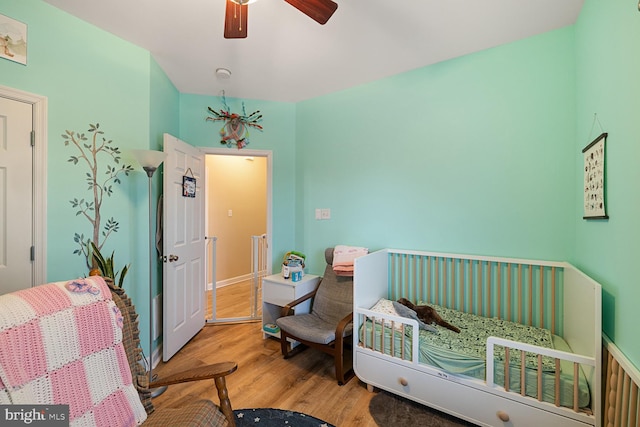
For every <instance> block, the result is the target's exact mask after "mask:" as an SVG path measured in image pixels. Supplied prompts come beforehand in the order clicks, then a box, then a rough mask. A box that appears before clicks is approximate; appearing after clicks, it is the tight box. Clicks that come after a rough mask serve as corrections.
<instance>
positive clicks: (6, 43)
mask: <svg viewBox="0 0 640 427" xmlns="http://www.w3.org/2000/svg"><path fill="white" fill-rule="evenodd" d="M0 58H5V59H8V60H10V61H15V62H18V63H20V64H24V65H26V64H27V24H25V23H23V22H20V21H16V20H15V19H11V18H9V17H8V16H5V15H2V14H0Z"/></svg>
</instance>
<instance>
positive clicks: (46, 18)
mask: <svg viewBox="0 0 640 427" xmlns="http://www.w3.org/2000/svg"><path fill="white" fill-rule="evenodd" d="M0 13H2V14H4V15H7V16H9V17H12V18H14V19H17V20H19V21H22V22H24V23H26V24H27V25H28V63H27V65H26V66H24V65H21V64H17V63H14V62H11V61H7V60H4V59H1V60H0V85H3V86H8V87H12V88H16V89H19V90H23V91H26V92H30V93H34V94H37V95H42V96H46V97H47V98H48V162H47V169H48V170H47V209H48V218H47V246H48V247H47V280H49V281H55V280H65V279H69V278H73V277H79V276H83V275H86V274H87V273H88V271H87V268H86V266H85V263H84V261H83V260H82V259H81V257H79V256H76V255H73V251H74V250H75V249H76V248H77V246H76V244H75V242H74V241H73V236H74V233H76V232H78V233H84V235H85V236H87V237H90V236H91V234H92V229H91V226H90V224H89V222H88V221H87V220H85V219H83V218H82V217H80V216H76V212H75V210H74V209H73V208H72V207H71V205H70V203H69V200H71V199H72V198H75V197H77V198H82V197H84V198H89V197H90V193H89V192H88V191H87V187H86V183H85V173H86V172H87V170H86V169H85V168H83V166H73V165H72V164H70V163H69V162H67V159H68V158H69V156H71V155H75V154H77V153H76V152H75V151H74V149H72V148H71V147H70V146H68V147H65V145H64V140H63V139H62V138H61V136H60V135H61V134H63V133H64V132H65V130H73V131H79V132H84V133H85V134H86V133H87V129H88V125H89V123H100V128H101V129H102V130H103V131H104V132H105V134H104V137H105V138H108V139H111V140H113V141H114V145H116V146H118V147H119V148H120V149H121V150H122V151H126V150H128V149H136V148H138V149H139V148H149V147H150V139H151V138H152V137H153V138H155V136H157V134H159V133H160V132H161V130H162V128H163V127H165V126H166V127H167V128H168V129H171V130H174V131H175V130H176V129H177V114H176V111H177V93H173V92H175V88H174V89H173V91H172V90H171V88H170V87H168V86H169V84H168V83H167V80H166V77H164V78H163V77H162V74H163V73H162V71H161V70H160V69H159V67H157V65H156V64H155V62H154V61H153V59H152V58H151V56H150V54H149V52H147V51H146V50H144V49H141V48H139V47H137V46H134V45H132V44H131V43H128V42H125V41H123V40H122V39H119V38H117V37H114V36H113V35H111V34H109V33H107V32H105V31H102V30H100V29H98V28H96V27H94V26H92V25H90V24H87V23H86V22H84V21H81V20H79V19H77V18H75V17H73V16H71V15H69V14H67V13H65V12H62V11H60V10H59V9H57V8H55V7H52V6H50V5H49V4H47V3H44V2H42V1H40V0H8V1H7V0H5V1H3V2H2V4H0ZM172 93H173V94H172ZM172 96H173V100H172V98H171V97H172ZM151 101H158V102H160V103H164V102H171V103H172V104H171V105H170V106H158V105H155V104H154V103H153V102H151ZM150 103H151V104H152V106H151V107H150ZM172 116H173V117H174V118H173V119H171V117H172ZM172 120H173V121H174V122H175V123H174V124H173V125H170V123H171V121H172ZM154 148H157V144H154ZM125 156H126V155H125ZM124 160H125V162H127V163H132V162H133V161H132V160H131V159H128V158H125V159H124ZM104 166H106V162H105V164H102V167H104ZM133 166H134V167H135V168H136V169H137V170H136V172H134V173H132V174H130V175H129V176H128V177H123V178H122V184H121V185H115V186H114V194H113V196H112V197H111V198H105V201H104V204H103V208H102V210H101V213H102V217H103V224H104V221H106V219H107V218H109V217H111V216H113V217H114V218H115V219H116V220H117V221H118V222H119V223H120V229H119V231H118V232H117V233H115V234H112V235H111V237H109V238H108V240H107V243H106V245H105V247H104V248H103V251H104V252H106V253H110V252H111V251H113V250H115V252H116V254H115V260H116V262H117V263H118V265H119V266H120V267H121V266H123V265H124V264H125V263H131V270H130V273H129V276H127V280H126V281H125V287H126V288H127V290H128V292H129V293H130V295H131V296H132V298H133V299H134V302H135V303H136V305H137V306H138V310H139V313H140V315H141V318H142V319H148V310H147V307H148V304H147V301H148V297H147V289H148V278H149V273H148V243H147V242H148V230H147V228H146V224H147V221H148V220H147V218H148V205H147V201H148V199H147V177H146V174H145V173H144V172H142V171H141V170H139V167H138V165H137V164H135V163H134V164H133ZM141 225H144V226H142V227H141ZM141 329H142V333H143V336H146V334H147V332H146V331H147V328H146V324H145V322H141ZM143 341H144V340H143ZM144 346H145V347H146V343H145V345H144Z"/></svg>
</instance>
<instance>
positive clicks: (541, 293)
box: [538, 266, 544, 328]
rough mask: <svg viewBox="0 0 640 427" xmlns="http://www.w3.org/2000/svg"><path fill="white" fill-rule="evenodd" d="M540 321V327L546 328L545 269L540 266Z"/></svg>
mask: <svg viewBox="0 0 640 427" xmlns="http://www.w3.org/2000/svg"><path fill="white" fill-rule="evenodd" d="M539 301H540V320H539V321H538V322H539V325H538V326H539V327H540V328H544V267H543V266H540V300H539Z"/></svg>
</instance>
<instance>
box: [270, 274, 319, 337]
mask: <svg viewBox="0 0 640 427" xmlns="http://www.w3.org/2000/svg"><path fill="white" fill-rule="evenodd" d="M320 279H321V277H320V276H315V275H313V274H305V275H304V277H303V278H302V280H300V281H298V282H294V281H292V280H291V279H285V278H283V277H282V274H273V275H271V276H267V277H263V278H262V332H263V334H264V335H263V338H267V337H270V336H272V337H276V338H278V339H279V338H280V331H278V332H270V331H266V330H265V329H264V325H266V324H270V323H271V324H275V323H276V319H277V318H278V317H280V313H281V312H282V307H284V306H285V305H287V304H289V303H290V302H291V301H293V300H296V299H298V298H300V297H302V296H304V295H306V294H308V293H309V292H311V291H313V290H314V289H315V288H316V287H317V286H318V283H319V282H320ZM310 307H311V301H310V300H309V301H305V302H303V303H302V304H299V305H298V306H296V307H295V308H294V311H295V312H296V313H297V314H300V313H308V312H309V309H310Z"/></svg>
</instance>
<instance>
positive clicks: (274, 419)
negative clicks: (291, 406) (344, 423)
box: [233, 408, 335, 427]
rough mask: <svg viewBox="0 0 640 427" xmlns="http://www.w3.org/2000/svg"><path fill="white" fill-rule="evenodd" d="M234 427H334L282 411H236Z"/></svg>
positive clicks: (308, 417) (297, 413)
mask: <svg viewBox="0 0 640 427" xmlns="http://www.w3.org/2000/svg"><path fill="white" fill-rule="evenodd" d="M233 415H235V417H236V427H249V426H261V427H335V426H334V425H332V424H329V423H327V422H325V421H322V420H319V419H317V418H315V417H312V416H311V415H306V414H302V413H300V412H294V411H285V410H283V409H263V408H260V409H236V410H235V411H233Z"/></svg>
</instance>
